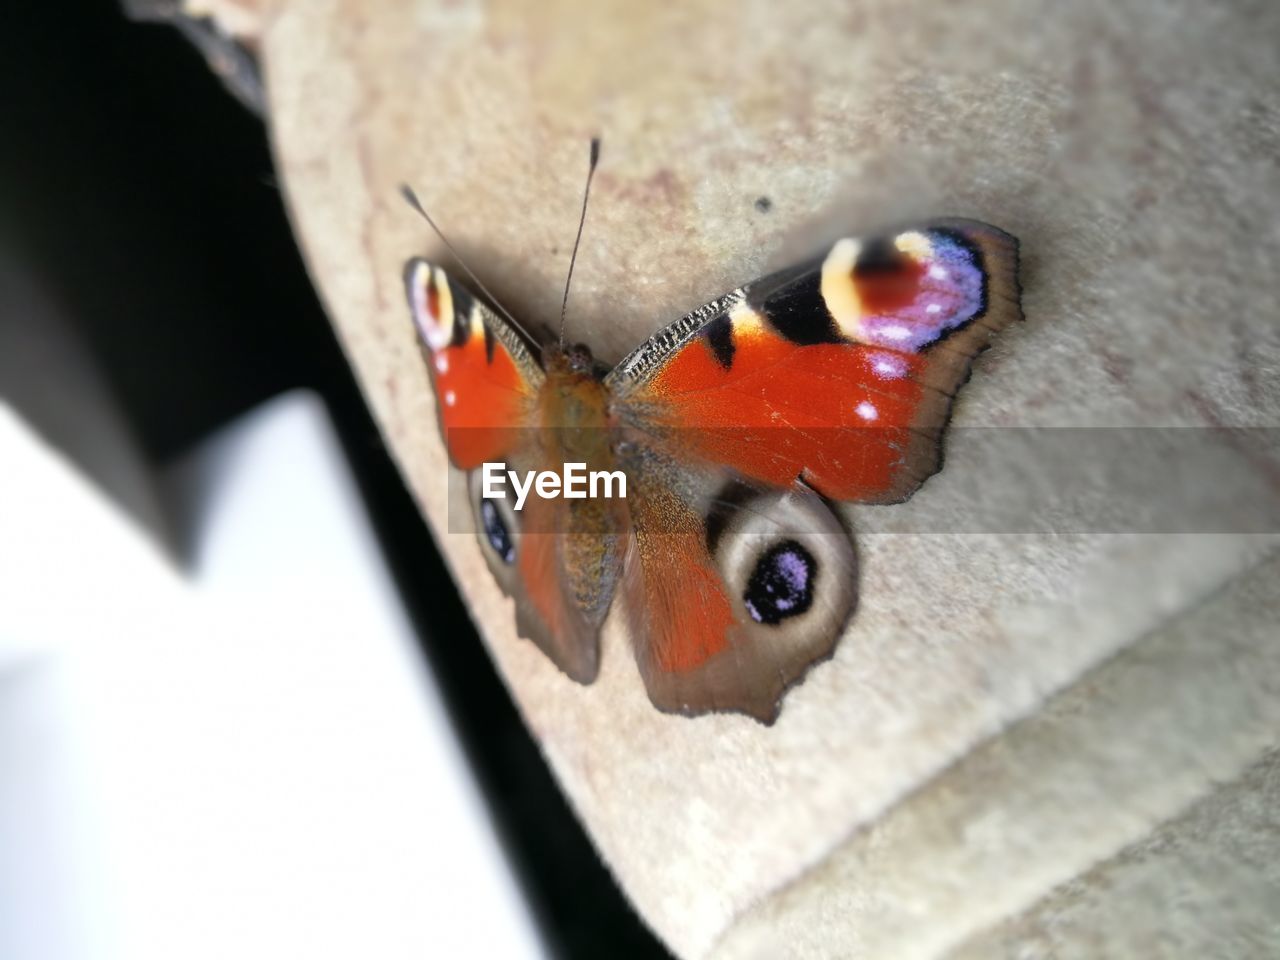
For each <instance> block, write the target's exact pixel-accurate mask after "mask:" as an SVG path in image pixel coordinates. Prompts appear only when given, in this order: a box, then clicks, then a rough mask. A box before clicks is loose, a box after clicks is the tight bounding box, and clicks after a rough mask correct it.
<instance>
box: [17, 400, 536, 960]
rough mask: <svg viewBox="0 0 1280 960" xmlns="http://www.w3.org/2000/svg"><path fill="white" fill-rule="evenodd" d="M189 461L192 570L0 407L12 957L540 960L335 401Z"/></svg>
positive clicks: (282, 409)
mask: <svg viewBox="0 0 1280 960" xmlns="http://www.w3.org/2000/svg"><path fill="white" fill-rule="evenodd" d="M184 474H186V475H187V478H188V479H190V480H192V481H193V482H195V483H196V484H198V486H199V488H200V489H202V490H203V497H202V516H201V518H200V520H199V529H200V531H201V532H200V534H199V542H198V554H197V563H196V565H195V568H194V569H193V570H191V571H188V572H187V575H185V576H183V575H180V574H179V572H178V571H176V570H175V569H174V568H173V567H171V566H170V565H169V564H168V562H167V561H166V559H165V558H164V557H163V556H162V555H161V554H160V553H159V552H158V550H157V549H156V548H155V547H154V546H153V544H152V543H151V542H150V541H148V540H147V539H146V538H145V537H144V535H143V534H142V533H141V532H140V531H138V530H136V529H134V528H133V527H132V526H130V524H129V523H128V521H127V520H126V519H124V518H123V517H122V516H121V515H120V514H119V513H118V511H116V510H115V509H114V508H113V506H112V504H111V503H109V502H108V501H106V500H105V499H103V498H102V497H101V496H100V495H99V494H98V492H97V491H96V490H95V488H94V487H93V486H92V485H91V484H90V483H88V482H87V481H86V480H85V479H83V478H82V477H80V476H78V475H77V474H75V473H74V472H73V470H72V469H71V468H70V467H69V466H68V465H67V464H66V463H65V461H63V459H62V458H61V457H59V456H58V454H57V453H56V452H55V451H52V450H50V449H48V448H47V447H46V446H45V445H44V444H43V443H42V442H41V441H40V440H39V438H37V437H35V436H34V435H33V434H32V433H31V432H30V431H28V430H27V429H26V428H25V426H24V425H23V424H22V422H21V421H20V420H18V419H17V418H16V417H15V416H14V415H13V414H12V413H11V412H9V411H8V410H7V409H6V408H4V407H3V406H2V405H0V475H2V476H3V478H4V479H3V484H2V485H0V957H3V958H5V960H62V958H68V960H72V958H74V960H81V958H94V960H97V958H117V957H119V958H129V960H150V958H156V960H159V958H164V960H172V958H177V957H181V958H184V960H186V958H204V957H209V958H213V957H217V958H225V957H269V958H283V957H304V956H305V957H308V958H323V957H335V958H336V957H342V958H350V957H376V958H380V960H381V958H398V957H406V958H407V957H413V958H415V960H419V958H429V957H460V956H486V957H502V958H508V957H511V958H518V957H534V956H541V955H542V954H543V950H542V946H541V944H540V942H539V940H538V938H537V934H536V932H535V929H534V926H533V923H532V921H531V918H530V916H529V914H528V911H527V908H526V906H525V904H524V902H523V900H522V899H521V897H520V893H519V891H518V889H517V887H516V885H515V882H514V879H513V877H512V876H511V873H510V870H509V868H508V865H507V863H506V861H505V859H504V857H503V855H502V852H501V850H500V849H499V847H498V844H497V841H496V838H495V837H494V834H493V832H492V829H491V827H490V824H489V822H488V820H487V815H486V812H485V810H484V808H483V806H482V803H481V800H480V797H479V795H478V792H477V788H476V786H475V784H474V782H473V781H472V779H471V776H470V774H469V772H468V770H467V768H466V766H465V764H464V761H463V758H462V756H461V753H460V751H459V747H458V745H457V742H456V740H455V738H454V736H453V734H452V732H451V730H450V728H449V725H448V722H447V719H446V717H445V715H444V712H443V708H442V706H441V704H440V701H439V697H438V694H437V692H436V690H435V689H434V687H433V685H432V684H431V682H430V679H429V678H428V677H427V676H426V675H425V673H424V670H423V667H422V665H421V663H420V660H419V656H418V654H417V652H416V650H415V645H414V639H413V635H412V632H411V629H410V627H409V625H408V623H407V621H406V619H405V617H404V615H403V612H402V610H401V608H400V605H399V601H398V599H397V597H396V595H395V592H394V590H393V588H392V585H391V582H390V580H389V577H388V575H387V572H386V570H385V569H384V567H383V565H382V562H381V559H380V557H379V555H378V552H377V549H376V546H375V543H374V541H373V537H372V533H371V531H370V529H369V527H368V524H367V521H366V518H365V516H364V513H363V508H362V506H361V504H360V502H359V499H358V496H357V494H356V491H355V489H354V486H353V483H352V481H351V478H350V476H349V473H348V471H347V468H346V465H345V463H344V461H343V459H342V456H341V452H340V450H339V448H338V445H337V442H336V440H335V438H334V436H333V434H332V430H331V428H330V426H329V423H328V419H327V415H326V414H325V412H324V409H323V406H322V405H321V404H320V403H319V401H318V400H316V399H315V398H313V397H311V396H309V395H305V394H292V395H289V396H286V397H282V398H280V399H278V400H276V401H274V402H273V403H271V404H269V405H267V406H266V407H264V408H261V409H259V410H258V411H256V412H255V413H253V414H252V415H250V416H248V417H246V418H244V419H243V420H241V421H239V422H238V423H237V424H235V425H233V426H232V427H231V428H229V429H228V430H226V431H225V432H224V433H223V434H221V435H220V436H219V437H217V438H215V439H214V440H213V441H211V442H210V443H209V444H207V445H206V447H205V448H204V449H202V450H201V451H200V452H199V454H198V455H197V457H196V458H195V460H194V461H193V462H192V464H190V466H189V468H188V469H186V470H184ZM423 586H424V589H431V585H428V584H424V585H423Z"/></svg>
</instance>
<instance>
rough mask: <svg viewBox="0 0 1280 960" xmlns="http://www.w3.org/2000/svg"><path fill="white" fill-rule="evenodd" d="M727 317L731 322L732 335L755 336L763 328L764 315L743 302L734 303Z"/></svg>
mask: <svg viewBox="0 0 1280 960" xmlns="http://www.w3.org/2000/svg"><path fill="white" fill-rule="evenodd" d="M729 319H730V320H731V321H732V322H733V336H734V337H735V338H737V337H755V336H759V335H760V333H761V332H762V331H763V330H764V317H762V316H760V314H759V313H758V312H757V311H755V310H753V309H751V307H749V306H747V304H746V303H745V302H739V303H735V304H734V305H733V307H732V308H730V310H729Z"/></svg>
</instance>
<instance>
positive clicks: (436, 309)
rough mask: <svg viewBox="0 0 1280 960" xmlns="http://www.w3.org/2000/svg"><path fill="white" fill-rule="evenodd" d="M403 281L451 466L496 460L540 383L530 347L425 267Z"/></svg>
mask: <svg viewBox="0 0 1280 960" xmlns="http://www.w3.org/2000/svg"><path fill="white" fill-rule="evenodd" d="M404 281H405V296H406V297H407V298H408V300H409V310H410V312H411V314H412V315H413V322H414V326H415V327H416V328H417V331H418V342H419V344H420V345H421V347H422V352H423V358H424V359H425V360H426V362H427V369H428V370H429V371H430V372H431V385H432V387H433V389H434V390H435V395H436V408H437V410H438V411H439V415H440V431H441V433H443V434H444V438H445V445H446V447H447V448H448V451H449V460H450V461H451V462H452V463H453V465H454V466H456V467H458V468H460V469H462V470H474V469H476V468H477V467H479V466H481V465H482V464H483V463H485V462H486V461H498V460H502V459H503V458H504V456H505V455H506V454H508V453H509V452H510V449H511V447H512V446H513V444H514V443H516V442H517V441H516V439H515V438H513V436H512V432H513V431H515V430H518V429H519V428H521V427H523V426H525V425H527V424H528V423H529V418H530V415H531V410H532V407H533V403H534V400H535V398H536V395H537V392H538V389H539V388H540V387H541V386H542V383H543V381H544V379H545V376H544V374H543V372H542V368H541V367H540V366H539V364H538V361H537V360H536V359H535V353H534V350H533V348H532V346H531V344H529V343H528V341H526V340H525V338H524V335H523V334H521V333H520V331H518V330H517V329H516V328H515V327H513V326H511V325H510V324H509V323H507V322H505V321H504V320H502V319H501V318H500V317H498V316H497V315H496V314H494V312H493V311H492V310H490V309H489V308H488V307H486V306H485V305H484V304H483V303H481V302H480V301H479V300H477V299H476V298H475V297H473V296H472V295H471V294H470V293H469V292H467V290H466V288H465V287H463V286H461V285H460V284H457V283H455V282H453V280H452V279H451V278H450V277H449V275H448V274H446V273H445V271H444V270H442V269H441V268H440V267H438V266H435V265H434V264H431V263H428V262H427V261H426V260H421V259H417V258H415V259H412V260H410V261H409V262H408V263H406V264H405V268H404Z"/></svg>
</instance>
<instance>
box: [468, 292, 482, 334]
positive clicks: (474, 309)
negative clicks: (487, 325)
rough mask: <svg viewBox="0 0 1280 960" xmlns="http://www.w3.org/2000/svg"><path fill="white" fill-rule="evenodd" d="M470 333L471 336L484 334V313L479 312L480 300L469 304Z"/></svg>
mask: <svg viewBox="0 0 1280 960" xmlns="http://www.w3.org/2000/svg"><path fill="white" fill-rule="evenodd" d="M470 321H471V335H472V336H473V337H483V336H484V314H482V313H481V312H480V301H478V300H477V301H475V302H473V303H472V304H471V318H470Z"/></svg>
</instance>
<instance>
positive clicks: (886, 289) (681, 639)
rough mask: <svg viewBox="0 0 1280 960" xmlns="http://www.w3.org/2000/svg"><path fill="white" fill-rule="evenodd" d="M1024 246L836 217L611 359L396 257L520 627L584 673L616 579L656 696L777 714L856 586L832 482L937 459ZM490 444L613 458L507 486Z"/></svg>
mask: <svg viewBox="0 0 1280 960" xmlns="http://www.w3.org/2000/svg"><path fill="white" fill-rule="evenodd" d="M596 149H598V148H596V146H595V145H594V144H593V157H592V171H593V172H594V166H595V159H596V156H597V154H596V152H595V151H596ZM589 190H590V179H588V192H589ZM406 196H407V197H409V199H410V201H411V202H412V203H413V204H414V205H415V206H416V207H417V208H418V210H419V212H420V213H423V215H424V216H426V214H425V211H422V210H421V207H420V206H419V205H418V204H417V202H416V199H414V198H413V197H412V194H411V193H410V192H408V191H407V189H406ZM585 205H586V199H585V196H584V206H583V216H584V218H585V209H586V206H585ZM427 219H428V220H430V217H427ZM432 226H433V227H434V223H433V224H432ZM580 237H581V223H580V224H579V238H580ZM442 238H443V235H442ZM445 243H446V244H447V243H448V241H447V240H446V241H445ZM575 252H576V246H575ZM1017 266H1018V245H1017V241H1016V240H1015V239H1014V238H1013V237H1011V236H1010V235H1009V234H1007V233H1005V232H1003V231H1002V230H999V229H997V228H995V227H992V226H988V225H986V224H983V223H980V222H977V221H973V220H937V221H933V222H928V223H922V224H920V225H918V226H915V227H911V228H908V229H904V230H898V231H894V232H891V233H887V234H883V235H876V236H869V237H865V238H858V237H846V238H843V239H840V240H838V241H837V242H836V243H834V244H833V245H832V246H831V247H830V248H829V249H827V250H826V251H825V252H823V253H822V255H820V256H818V257H816V258H815V259H813V260H812V261H810V262H807V263H802V264H800V265H798V266H796V267H794V268H791V269H787V270H782V271H780V272H778V273H773V274H771V275H769V276H766V277H764V278H762V279H759V280H756V281H754V282H751V283H748V284H746V285H744V286H742V287H739V288H738V289H736V290H733V291H731V292H730V293H727V294H725V295H724V296H722V297H718V298H716V299H715V300H712V301H711V302H710V303H707V304H704V305H702V306H700V307H698V308H697V309H695V310H693V311H692V312H691V313H689V314H687V315H686V316H684V317H682V318H680V319H679V320H676V321H675V322H674V323H672V324H670V325H669V326H667V327H666V328H664V329H662V330H660V331H659V332H658V333H656V334H654V335H653V336H652V337H650V338H649V339H648V340H646V341H645V342H644V343H642V344H640V346H638V347H636V349H635V350H633V351H632V352H631V353H630V354H628V355H627V356H626V357H625V358H624V359H623V360H622V361H621V362H620V363H619V364H618V365H617V366H615V367H613V368H612V369H606V368H603V367H602V366H601V365H599V364H598V363H596V361H595V360H594V359H593V357H592V355H591V353H590V351H589V349H588V348H587V347H585V346H582V345H577V346H571V347H566V346H564V345H563V344H562V343H560V342H558V341H556V340H555V339H552V338H550V337H548V338H546V339H545V341H544V342H538V341H537V340H535V339H534V338H533V337H531V336H530V335H528V334H527V333H525V332H524V330H523V329H522V327H521V326H520V325H518V324H517V323H516V322H515V321H514V319H512V318H510V315H507V316H506V317H503V316H499V315H498V313H497V312H495V310H494V309H491V308H490V307H489V306H488V305H486V304H485V303H484V302H482V301H481V299H480V298H478V297H477V296H476V295H474V294H472V293H471V292H470V291H469V290H468V289H467V288H466V287H465V286H463V285H462V284H461V283H459V282H457V281H456V280H455V279H454V278H452V277H450V276H449V275H448V274H447V273H446V272H445V271H444V269H442V268H441V267H440V266H439V265H437V264H434V263H431V262H428V261H427V260H424V259H420V258H416V257H415V258H412V259H410V260H409V261H408V262H407V263H406V265H405V268H404V283H405V291H406V295H407V299H408V304H409V309H410V313H411V315H412V319H413V323H414V326H415V327H416V330H417V333H418V340H419V342H420V345H421V349H422V352H423V356H424V359H425V360H426V364H427V368H428V370H429V371H430V377H431V382H432V386H433V389H434V394H435V399H436V407H437V410H438V413H439V421H440V427H441V431H442V434H443V436H444V440H445V444H446V447H447V450H448V455H449V459H450V461H451V462H452V464H453V466H454V467H456V468H458V469H459V470H461V471H464V472H466V473H467V491H468V499H469V501H470V508H471V510H472V511H473V513H474V520H475V529H476V533H477V534H478V539H479V542H480V548H481V551H482V552H483V554H484V556H485V559H486V561H487V563H488V566H489V569H490V570H491V571H492V573H493V576H494V578H495V579H496V581H497V582H498V584H499V585H500V586H501V588H502V590H503V591H504V592H505V593H506V594H507V595H508V596H511V597H513V598H514V601H515V609H516V621H517V627H518V631H519V633H520V634H521V636H523V637H526V638H528V639H530V640H532V641H533V642H534V643H535V644H536V645H537V646H538V647H539V648H540V649H541V650H542V652H543V653H544V654H546V656H547V657H548V658H550V660H551V661H552V663H554V664H555V665H556V666H557V667H558V668H559V669H560V670H561V671H563V672H564V673H565V674H566V675H567V676H568V677H570V678H571V679H573V680H575V681H577V682H578V683H582V684H590V683H591V682H592V681H593V680H594V679H595V678H596V676H597V674H598V671H599V666H600V632H601V628H602V625H603V623H604V621H605V618H606V615H607V614H608V613H609V611H610V609H611V608H612V607H613V606H614V603H615V599H616V600H618V601H620V603H621V606H622V612H623V616H624V617H625V622H626V625H627V628H628V629H627V632H628V633H629V635H630V638H631V646H632V650H633V651H634V655H635V662H636V664H637V666H638V668H639V673H640V676H641V678H642V680H643V683H644V686H645V689H646V690H647V692H648V696H649V699H650V700H651V701H652V703H653V704H654V706H655V707H657V708H658V709H659V710H662V711H665V712H670V713H679V714H685V715H689V716H696V715H700V714H706V713H711V712H737V713H742V714H746V715H748V716H750V717H753V718H755V719H756V720H758V721H760V722H762V723H764V724H772V723H773V722H774V721H775V720H776V719H777V717H778V715H779V712H780V710H781V706H782V700H783V698H784V696H785V694H786V692H787V690H788V689H789V688H790V687H792V686H793V685H794V684H796V683H798V682H799V681H800V680H801V679H802V678H803V677H804V676H805V674H806V673H807V671H808V670H809V669H810V668H811V667H812V666H814V665H815V664H817V663H819V662H821V661H823V660H825V659H826V658H828V657H829V656H830V655H831V654H832V652H833V650H834V647H835V644H836V641H837V639H838V638H839V637H840V635H841V633H842V632H843V629H844V627H845V625H846V623H847V622H848V621H849V619H850V617H851V616H852V614H853V612H854V608H855V606H856V604H857V599H858V576H857V558H856V554H855V550H854V543H853V540H852V538H851V536H850V534H849V532H848V531H847V530H846V529H845V527H844V524H843V523H842V521H841V518H840V517H839V516H838V515H837V513H836V512H835V511H834V510H833V509H832V507H831V503H832V502H850V503H865V504H889V503H896V502H900V501H902V500H905V499H906V498H908V497H910V496H911V494H912V493H914V492H915V490H916V489H917V488H918V487H919V486H920V485H921V484H922V483H923V482H924V481H925V479H927V478H928V477H929V476H930V475H932V474H933V473H935V472H937V470H938V469H939V468H940V466H941V450H942V434H943V431H944V428H945V426H946V423H947V420H948V418H949V415H950V412H951V408H952V404H953V401H954V399H955V395H956V391H957V390H958V389H959V387H960V386H961V385H962V384H963V383H964V382H965V381H966V380H967V379H968V378H969V374H970V369H971V367H972V364H973V360H974V357H975V356H976V355H977V354H978V353H979V352H980V351H982V350H983V349H985V348H986V347H987V346H988V344H989V343H990V342H991V340H992V337H993V336H994V334H996V333H997V332H998V331H999V330H1000V329H1001V328H1002V327H1004V326H1005V325H1007V324H1008V323H1010V322H1011V321H1013V320H1015V319H1019V318H1020V317H1021V309H1020V306H1019V288H1018V279H1017ZM472 276H473V278H474V275H472ZM570 276H572V265H571V266H570ZM477 283H478V281H477ZM567 297H568V286H567V284H566V300H567ZM496 462H501V463H503V464H506V465H511V464H518V465H524V466H528V467H529V468H531V469H553V470H554V469H556V468H561V467H563V465H564V464H565V463H569V462H576V463H579V464H586V465H587V466H588V468H592V469H594V468H599V469H600V470H602V471H617V472H620V473H621V475H622V476H624V477H625V478H626V481H627V488H626V496H625V498H615V499H611V500H610V499H605V498H603V497H599V496H597V497H587V498H579V499H569V498H566V497H534V496H530V497H529V499H528V501H527V502H526V503H525V504H524V507H523V509H522V510H520V511H517V510H515V509H514V507H513V503H512V499H511V498H510V497H509V496H505V495H502V496H495V495H492V494H493V490H492V488H491V489H489V490H488V491H486V489H485V485H484V484H483V483H482V482H481V478H482V472H483V471H482V468H483V467H484V465H485V464H486V463H496ZM486 493H488V494H489V495H486Z"/></svg>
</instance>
